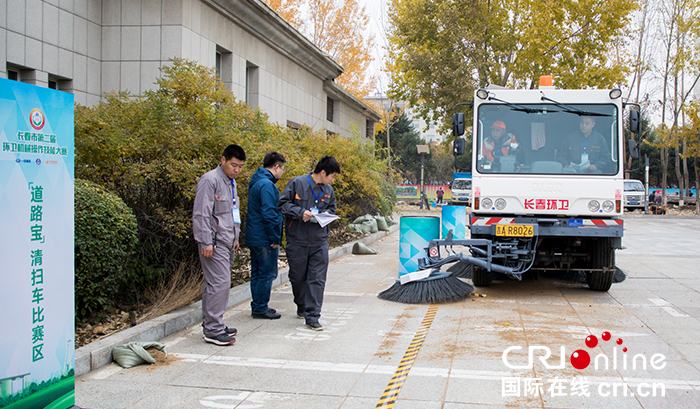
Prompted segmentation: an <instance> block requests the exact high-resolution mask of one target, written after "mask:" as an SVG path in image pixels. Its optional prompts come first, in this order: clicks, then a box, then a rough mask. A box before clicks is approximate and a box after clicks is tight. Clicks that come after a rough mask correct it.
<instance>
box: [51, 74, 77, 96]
mask: <svg viewBox="0 0 700 409" xmlns="http://www.w3.org/2000/svg"><path fill="white" fill-rule="evenodd" d="M49 88H51V89H55V90H58V91H63V92H68V93H73V80H71V79H69V78H65V77H59V76H58V75H49Z"/></svg>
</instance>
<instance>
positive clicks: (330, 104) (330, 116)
mask: <svg viewBox="0 0 700 409" xmlns="http://www.w3.org/2000/svg"><path fill="white" fill-rule="evenodd" d="M333 102H334V101H333V100H332V99H331V98H330V97H328V98H327V99H326V120H327V121H328V122H333Z"/></svg>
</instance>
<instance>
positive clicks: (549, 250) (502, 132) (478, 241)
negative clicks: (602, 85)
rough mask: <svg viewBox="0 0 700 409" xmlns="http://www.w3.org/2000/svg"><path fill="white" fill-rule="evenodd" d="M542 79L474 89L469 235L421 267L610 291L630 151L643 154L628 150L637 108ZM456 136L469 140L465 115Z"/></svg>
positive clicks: (482, 280) (435, 244)
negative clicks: (573, 279) (454, 266)
mask: <svg viewBox="0 0 700 409" xmlns="http://www.w3.org/2000/svg"><path fill="white" fill-rule="evenodd" d="M544 81H545V84H544V85H543V83H542V82H541V83H540V87H539V89H528V90H513V89H504V88H500V87H499V88H490V87H489V88H483V89H479V90H477V91H476V92H475V98H474V102H473V103H472V104H468V105H471V106H472V107H473V113H474V114H473V115H474V116H473V130H474V132H473V141H472V142H473V150H472V197H471V203H472V210H471V214H469V225H470V226H469V228H470V231H471V237H470V238H469V239H465V240H456V239H451V238H450V237H447V238H446V239H445V240H433V241H431V242H430V243H429V245H428V248H427V249H426V258H425V259H424V260H423V262H422V263H420V264H421V269H429V268H432V269H435V268H437V267H439V266H441V265H444V264H447V263H452V262H454V261H456V260H459V261H462V262H467V263H469V264H471V277H472V281H473V283H474V285H476V286H488V285H490V284H491V283H492V281H493V279H494V277H504V276H507V277H509V278H513V279H517V280H520V279H521V278H522V275H523V274H525V273H528V272H529V271H532V272H536V271H546V270H558V271H568V272H572V273H575V274H585V278H586V281H587V282H588V286H589V287H590V288H591V289H592V290H597V291H607V290H608V289H610V286H611V284H612V282H613V275H614V273H615V250H616V249H620V248H621V247H622V235H623V227H624V226H623V220H622V218H621V216H622V214H623V211H624V203H623V199H624V198H623V193H624V187H623V179H624V169H623V167H624V158H625V152H626V151H627V150H629V152H630V155H631V156H632V157H633V158H636V157H638V155H639V152H638V147H637V145H636V143H635V142H634V141H628V143H627V144H626V143H625V139H624V131H623V118H624V117H628V118H629V124H630V130H631V131H632V132H634V133H639V117H640V115H639V106H638V105H636V104H629V103H625V102H623V101H622V95H621V94H622V92H621V91H620V90H619V89H613V90H594V89H585V90H583V89H577V90H570V89H556V88H555V87H552V86H551V85H547V84H546V81H547V80H546V79H545V80H544ZM549 81H550V84H551V77H550V79H549ZM460 105H464V104H460ZM625 110H627V112H626V111H625ZM453 131H454V134H455V136H456V137H459V136H460V135H462V134H463V133H464V114H463V113H456V114H455V115H454V117H453ZM455 246H457V247H458V248H459V246H464V247H466V251H463V252H462V253H457V252H456V251H455ZM462 250H465V249H464V248H462Z"/></svg>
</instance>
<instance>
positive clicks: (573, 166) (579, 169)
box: [569, 161, 591, 173]
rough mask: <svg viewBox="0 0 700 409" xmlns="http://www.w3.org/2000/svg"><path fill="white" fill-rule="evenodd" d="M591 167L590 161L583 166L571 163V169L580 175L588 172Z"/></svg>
mask: <svg viewBox="0 0 700 409" xmlns="http://www.w3.org/2000/svg"><path fill="white" fill-rule="evenodd" d="M590 166H591V162H590V161H585V162H583V163H581V164H576V163H574V162H571V163H569V168H571V169H573V170H575V171H576V172H578V173H581V172H584V171H586V169H588V168H589V167H590Z"/></svg>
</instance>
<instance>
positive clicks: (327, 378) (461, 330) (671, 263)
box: [76, 218, 700, 409]
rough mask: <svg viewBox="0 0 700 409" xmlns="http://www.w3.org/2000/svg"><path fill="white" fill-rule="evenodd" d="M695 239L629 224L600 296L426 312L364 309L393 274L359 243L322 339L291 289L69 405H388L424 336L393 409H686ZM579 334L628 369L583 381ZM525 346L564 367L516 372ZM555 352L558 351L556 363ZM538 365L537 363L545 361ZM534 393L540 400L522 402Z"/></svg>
mask: <svg viewBox="0 0 700 409" xmlns="http://www.w3.org/2000/svg"><path fill="white" fill-rule="evenodd" d="M650 226H651V228H650ZM699 230H700V220H699V219H695V220H693V219H680V220H671V219H664V220H663V221H661V220H658V221H650V220H648V219H642V218H639V219H629V220H626V221H625V238H624V240H623V244H624V245H625V246H626V247H627V249H626V250H623V251H620V252H618V256H617V261H618V265H619V266H620V267H621V268H623V270H625V271H627V272H628V273H629V274H630V277H629V278H628V279H627V280H626V281H625V282H623V283H621V284H615V285H613V288H612V289H611V290H610V291H609V292H607V293H601V292H593V291H590V290H588V289H587V287H586V285H585V284H577V283H570V282H565V281H561V280H558V279H556V278H552V277H546V276H545V277H541V278H540V279H539V280H538V281H535V280H530V279H524V280H523V281H522V282H516V281H497V282H495V283H494V285H493V286H491V287H488V288H479V289H478V290H479V292H481V293H486V294H487V295H488V296H487V297H486V298H474V297H470V298H467V299H466V300H464V301H461V302H456V303H448V304H439V305H437V306H436V307H433V308H432V309H431V306H429V305H408V304H398V303H393V302H387V301H383V300H380V299H378V298H377V296H376V295H377V293H378V292H380V291H381V290H384V289H386V288H388V287H389V286H391V285H392V284H393V282H394V281H395V279H396V277H397V274H398V247H399V237H398V233H397V232H396V231H395V232H394V233H392V234H391V235H389V236H387V237H385V238H382V239H380V240H379V241H377V242H376V243H374V244H372V245H370V246H371V247H372V248H375V249H377V250H378V254H377V255H366V256H355V255H351V254H346V255H344V256H342V257H339V258H338V259H336V260H335V261H333V262H332V263H331V266H330V269H329V274H328V283H327V287H326V293H325V301H324V305H323V311H322V316H321V323H322V324H323V325H324V328H325V330H324V331H322V332H314V331H311V330H309V329H308V328H306V326H305V325H304V323H303V321H302V320H299V319H297V318H296V316H295V306H294V304H293V302H292V294H291V288H290V286H289V284H288V283H287V284H283V285H281V286H280V287H278V288H276V289H275V290H274V291H273V294H272V300H271V304H270V305H271V307H273V308H275V309H277V311H278V312H280V313H281V314H282V318H281V319H279V320H273V321H267V320H254V319H252V318H251V316H250V307H249V302H248V300H244V301H242V302H240V303H239V304H237V305H235V306H233V307H231V308H229V310H228V311H227V313H226V315H225V319H226V322H227V324H228V325H229V326H230V327H236V328H238V331H239V335H238V336H237V337H236V339H237V342H236V344H235V345H233V346H229V347H217V346H214V345H211V344H207V343H205V342H204V341H203V340H202V332H201V328H200V327H199V325H193V326H191V327H189V328H187V329H183V330H181V331H178V332H175V333H173V334H171V335H169V336H167V337H165V338H164V339H162V341H161V342H164V343H165V344H166V345H167V346H168V351H169V352H170V354H171V355H172V357H173V358H174V360H173V361H171V362H170V363H169V364H167V365H154V366H141V367H137V368H132V369H122V368H120V367H119V366H116V365H115V364H110V365H107V366H104V367H101V368H99V369H97V370H93V371H91V372H89V373H87V374H85V375H82V376H80V377H78V378H77V380H76V405H77V406H78V407H80V408H83V409H111V408H130V409H132V408H133V409H135V408H144V409H145V408H148V409H152V408H188V409H189V408H207V407H209V408H282V409H284V408H324V409H326V408H342V409H353V408H374V407H376V406H377V404H378V403H379V402H380V399H381V398H382V396H383V395H384V394H385V391H387V390H389V393H388V394H389V395H391V388H390V387H388V386H389V385H390V383H391V382H392V378H394V377H395V375H397V368H399V366H400V364H401V363H402V362H404V363H407V361H406V359H405V354H406V352H407V351H409V350H413V349H414V348H415V345H416V342H414V341H416V339H417V337H418V336H419V335H420V334H422V337H424V338H423V339H422V340H419V341H420V342H421V343H420V349H419V350H417V351H415V352H414V354H413V355H412V358H411V359H413V360H414V361H411V362H410V363H412V367H410V371H409V372H408V373H407V374H405V373H404V375H406V376H405V379H403V378H401V377H398V378H397V382H395V383H396V387H395V388H394V389H393V391H394V392H397V391H398V394H397V395H396V397H395V398H394V400H395V406H393V407H394V408H396V409H406V408H421V409H423V408H429V409H430V408H448V409H457V408H480V409H484V408H502V407H538V408H582V407H585V408H606V409H608V408H610V407H615V408H616V409H624V408H670V407H672V408H696V407H697V402H699V401H700V255H699V254H698V251H697V249H698V248H699V247H700V235H698V234H697V231H699ZM672 243H673V244H672ZM429 311H430V312H431V313H430V314H429ZM433 312H434V317H433ZM426 321H429V323H430V326H429V328H426V327H425V323H426ZM421 329H422V330H421ZM604 331H609V332H610V333H611V334H612V336H613V338H612V340H613V341H612V342H607V343H604V342H603V341H602V340H601V339H602V338H601V334H602V333H603V332H604ZM589 334H594V335H597V336H598V339H599V340H601V341H600V342H601V343H600V345H599V346H597V347H595V348H590V349H588V350H589V351H590V352H591V357H592V359H593V358H596V356H598V355H605V356H610V357H612V356H613V349H614V348H616V347H617V345H613V343H614V340H616V339H618V338H620V339H623V340H624V344H623V346H624V347H627V348H629V350H630V352H629V354H630V362H629V363H628V364H627V365H630V368H627V369H622V368H621V367H615V368H612V367H611V368H608V369H604V368H602V367H601V368H600V369H599V370H595V369H594V368H593V366H592V365H591V366H590V367H588V368H586V369H585V370H581V371H579V370H576V369H574V368H573V367H571V365H570V364H569V356H570V355H571V353H572V352H573V351H575V350H577V349H587V348H586V346H585V344H584V340H585V338H586V336H587V335H589ZM608 344H609V345H608ZM533 345H534V346H537V345H542V346H547V347H548V348H550V349H551V351H552V357H550V358H549V361H547V362H548V364H552V365H556V364H558V363H559V360H560V359H561V360H562V361H565V363H566V367H565V368H564V369H556V368H552V367H549V368H548V367H546V366H543V363H542V362H540V361H539V359H537V360H536V361H534V362H533V365H531V366H529V367H528V355H527V350H528V346H533ZM511 346H521V347H522V348H523V349H522V350H521V351H519V352H513V353H511V355H510V363H511V364H513V365H519V366H521V367H523V366H524V367H525V368H520V369H510V368H508V367H507V366H506V365H505V364H504V362H503V359H502V356H503V352H504V350H506V349H507V348H508V347H511ZM560 347H564V348H565V350H566V352H565V356H562V354H561V353H560ZM536 353H537V354H538V355H537V356H535V357H534V358H538V357H539V356H541V355H542V353H538V352H536ZM657 353H660V354H663V355H664V358H665V361H664V362H665V363H666V365H665V366H664V368H662V369H660V370H657V369H655V368H652V367H651V366H650V365H647V366H645V367H644V368H642V367H641V364H640V365H639V367H635V368H634V370H633V369H632V368H631V358H632V357H633V356H635V355H637V354H642V358H644V357H646V358H645V359H646V360H647V361H648V362H649V361H650V359H649V358H650V357H651V356H652V355H654V354H657ZM620 354H621V352H620ZM619 359H620V358H619V357H618V360H619ZM620 366H622V363H620ZM576 376H579V377H581V376H583V377H585V385H586V388H583V389H585V392H586V393H588V394H589V396H585V395H584V396H581V395H580V394H572V392H576V391H578V392H582V389H581V387H580V385H579V389H574V388H573V386H572V384H571V383H570V382H571V380H572V379H574V377H576ZM557 379H559V382H562V380H566V382H565V383H564V384H563V386H562V385H560V387H562V388H564V392H565V393H563V394H562V390H561V389H553V387H552V382H555V381H556V380H557ZM578 379H579V380H581V379H583V378H578ZM505 380H511V381H513V380H517V381H518V384H519V385H520V381H522V382H523V384H524V383H525V381H526V380H529V381H532V382H535V385H536V382H540V383H541V385H542V386H541V387H540V388H539V389H538V387H537V386H534V389H533V388H530V389H529V391H530V394H526V393H525V391H526V389H525V387H523V389H522V391H521V390H518V392H519V393H520V395H519V396H517V397H516V396H514V395H513V390H506V389H504V385H505V384H506V383H505V382H506V381H505ZM538 380H539V381H538ZM617 384H619V385H622V386H621V388H618V386H619V385H618V386H615V385H617ZM643 384H649V385H652V384H663V385H664V396H663V397H661V396H652V395H651V392H652V391H651V389H645V390H642V392H646V393H647V394H648V396H643V394H638V392H639V388H641V387H642V386H643ZM529 385H530V386H531V387H532V383H530V384H529ZM398 386H400V389H399V388H398ZM603 387H605V388H607V389H605V388H603ZM613 387H614V388H615V394H614V395H613V394H612V389H611V388H613ZM601 388H602V389H601ZM618 389H619V390H618ZM533 390H534V391H537V390H539V391H540V393H539V394H532V391H533ZM557 391H558V393H559V394H557ZM506 392H509V393H511V395H508V394H507V393H506ZM521 392H522V393H521ZM604 392H608V395H607V396H606V395H604V394H601V393H604ZM655 392H656V391H654V393H655ZM392 403H394V402H393V401H392ZM387 407H389V406H387Z"/></svg>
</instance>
